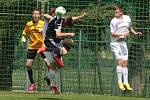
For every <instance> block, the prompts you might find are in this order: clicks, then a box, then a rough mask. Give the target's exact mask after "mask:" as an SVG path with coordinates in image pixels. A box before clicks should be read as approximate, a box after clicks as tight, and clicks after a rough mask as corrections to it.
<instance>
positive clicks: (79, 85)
mask: <svg viewBox="0 0 150 100" xmlns="http://www.w3.org/2000/svg"><path fill="white" fill-rule="evenodd" d="M81 38H82V37H81V30H80V33H79V45H78V46H79V49H78V92H79V93H80V90H81V84H80V67H81Z"/></svg>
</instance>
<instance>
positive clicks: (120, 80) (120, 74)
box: [116, 66, 122, 83]
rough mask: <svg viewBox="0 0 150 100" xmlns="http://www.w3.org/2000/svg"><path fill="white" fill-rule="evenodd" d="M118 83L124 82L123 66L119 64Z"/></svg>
mask: <svg viewBox="0 0 150 100" xmlns="http://www.w3.org/2000/svg"><path fill="white" fill-rule="evenodd" d="M116 71H117V77H118V83H122V66H117V70H116Z"/></svg>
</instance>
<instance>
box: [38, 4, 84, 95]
mask: <svg viewBox="0 0 150 100" xmlns="http://www.w3.org/2000/svg"><path fill="white" fill-rule="evenodd" d="M58 9H59V7H58V8H56V11H55V12H56V13H55V14H56V16H54V15H55V14H54V8H53V9H51V10H50V12H51V13H50V15H48V14H44V19H45V26H44V28H43V32H46V38H45V45H46V50H45V46H44V45H43V46H42V48H40V49H39V50H38V51H39V52H44V51H50V52H51V53H52V52H53V54H57V56H53V57H52V56H51V54H50V53H49V54H50V55H48V54H47V55H46V56H47V57H48V56H51V57H52V58H53V59H54V60H55V61H56V62H57V63H58V64H59V65H56V66H57V67H58V66H60V67H63V66H64V64H63V61H62V60H61V55H63V54H60V49H61V50H62V49H63V50H65V54H67V52H68V51H69V50H70V49H71V47H72V44H73V40H72V39H64V38H65V36H70V34H73V35H72V36H74V33H61V27H66V26H72V25H73V24H74V22H76V21H77V20H79V19H81V18H83V17H84V16H85V15H86V13H82V14H81V15H79V16H73V17H61V16H58V15H57V13H58V12H57V10H58ZM57 21H58V22H57ZM59 21H60V22H59ZM59 28H60V29H59ZM46 30H47V31H46ZM57 35H59V37H58V36H57ZM62 37H63V38H62ZM51 63H54V62H53V61H52V62H51ZM56 66H53V64H51V69H50V71H49V73H48V75H47V77H46V78H45V80H46V81H47V84H48V86H49V88H50V89H51V90H52V91H53V92H54V93H55V94H58V93H59V89H58V86H57V85H56V84H55V83H56V82H55V73H56Z"/></svg>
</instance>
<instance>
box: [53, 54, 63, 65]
mask: <svg viewBox="0 0 150 100" xmlns="http://www.w3.org/2000/svg"><path fill="white" fill-rule="evenodd" d="M53 59H54V60H55V61H56V62H57V64H59V65H60V67H64V62H63V61H62V57H61V56H60V55H57V56H54V57H53Z"/></svg>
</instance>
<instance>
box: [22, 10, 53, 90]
mask: <svg viewBox="0 0 150 100" xmlns="http://www.w3.org/2000/svg"><path fill="white" fill-rule="evenodd" d="M40 17H41V14H40V11H39V10H38V9H34V10H33V12H32V20H31V21H29V22H27V23H26V26H25V28H24V30H23V32H22V38H21V41H22V42H26V36H29V47H28V51H27V61H26V66H27V72H28V77H29V80H30V83H31V84H30V85H29V86H28V91H29V92H33V91H34V90H35V82H34V80H33V71H32V63H33V60H34V59H35V57H36V54H37V50H38V49H39V48H40V47H41V46H42V44H43V33H42V28H43V24H44V22H43V21H42V20H40ZM40 55H41V56H42V58H43V59H44V62H45V63H46V65H47V67H48V69H50V63H49V61H48V60H47V58H46V56H45V55H44V54H43V53H40Z"/></svg>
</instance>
